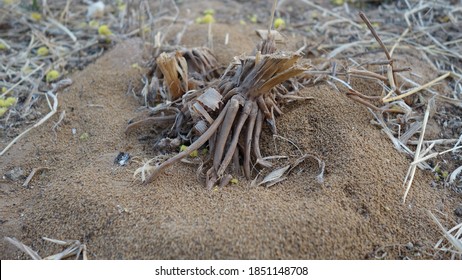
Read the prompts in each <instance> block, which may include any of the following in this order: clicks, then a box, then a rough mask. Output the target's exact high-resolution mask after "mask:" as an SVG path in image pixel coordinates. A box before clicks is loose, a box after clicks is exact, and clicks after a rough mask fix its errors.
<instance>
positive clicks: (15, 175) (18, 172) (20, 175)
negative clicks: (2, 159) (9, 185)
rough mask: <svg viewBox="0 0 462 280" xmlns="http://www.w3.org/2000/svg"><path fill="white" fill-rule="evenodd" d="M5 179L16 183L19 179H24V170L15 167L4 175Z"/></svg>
mask: <svg viewBox="0 0 462 280" xmlns="http://www.w3.org/2000/svg"><path fill="white" fill-rule="evenodd" d="M5 177H6V178H8V179H10V180H11V181H18V180H20V179H24V178H25V176H24V170H22V168H21V167H19V166H17V167H15V168H13V169H11V170H10V171H8V172H6V173H5Z"/></svg>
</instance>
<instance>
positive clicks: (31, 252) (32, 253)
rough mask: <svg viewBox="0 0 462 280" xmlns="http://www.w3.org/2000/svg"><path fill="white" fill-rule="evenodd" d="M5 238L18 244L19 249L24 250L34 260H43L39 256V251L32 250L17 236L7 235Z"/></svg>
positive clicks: (15, 244)
mask: <svg viewBox="0 0 462 280" xmlns="http://www.w3.org/2000/svg"><path fill="white" fill-rule="evenodd" d="M5 240H6V241H8V242H10V243H11V244H13V245H14V246H16V248H18V249H19V250H21V251H23V252H24V253H26V254H28V255H29V256H30V257H31V258H32V259H33V260H41V259H42V258H41V257H40V256H39V254H38V253H37V252H35V251H34V250H32V248H30V247H29V246H27V245H24V244H23V243H21V242H20V241H18V240H17V239H16V238H14V237H13V238H11V237H5Z"/></svg>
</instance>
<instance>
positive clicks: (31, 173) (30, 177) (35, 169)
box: [22, 167, 49, 188]
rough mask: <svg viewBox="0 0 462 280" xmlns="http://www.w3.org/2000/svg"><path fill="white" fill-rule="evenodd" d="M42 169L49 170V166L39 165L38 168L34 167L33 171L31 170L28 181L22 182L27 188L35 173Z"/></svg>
mask: <svg viewBox="0 0 462 280" xmlns="http://www.w3.org/2000/svg"><path fill="white" fill-rule="evenodd" d="M42 170H49V168H48V167H37V168H34V169H32V171H31V172H30V174H29V176H27V179H26V181H24V184H22V186H23V187H25V188H27V187H28V186H29V183H30V181H31V180H32V178H34V176H35V174H36V173H37V172H38V171H42Z"/></svg>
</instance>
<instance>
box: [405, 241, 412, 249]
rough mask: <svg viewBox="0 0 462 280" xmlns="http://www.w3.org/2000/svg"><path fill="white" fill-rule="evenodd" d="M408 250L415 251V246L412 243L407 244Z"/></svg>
mask: <svg viewBox="0 0 462 280" xmlns="http://www.w3.org/2000/svg"><path fill="white" fill-rule="evenodd" d="M406 249H408V250H412V249H414V244H412V242H409V243H407V244H406Z"/></svg>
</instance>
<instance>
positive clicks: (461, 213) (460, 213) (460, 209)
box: [454, 205, 462, 217]
mask: <svg viewBox="0 0 462 280" xmlns="http://www.w3.org/2000/svg"><path fill="white" fill-rule="evenodd" d="M454 214H456V216H457V217H462V205H460V206H459V207H457V208H456V210H454Z"/></svg>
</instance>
